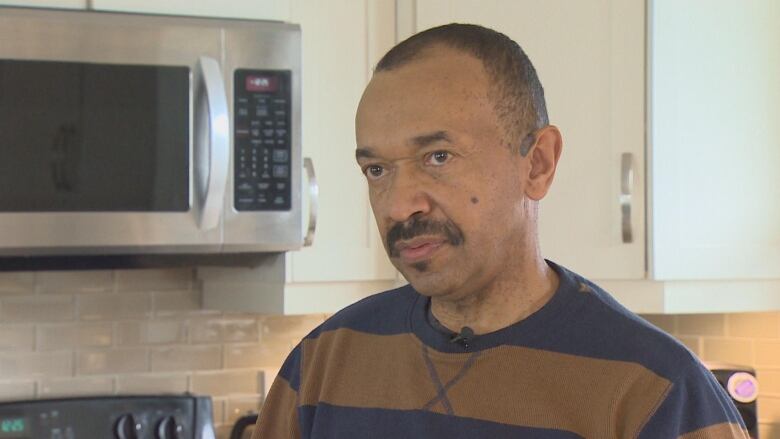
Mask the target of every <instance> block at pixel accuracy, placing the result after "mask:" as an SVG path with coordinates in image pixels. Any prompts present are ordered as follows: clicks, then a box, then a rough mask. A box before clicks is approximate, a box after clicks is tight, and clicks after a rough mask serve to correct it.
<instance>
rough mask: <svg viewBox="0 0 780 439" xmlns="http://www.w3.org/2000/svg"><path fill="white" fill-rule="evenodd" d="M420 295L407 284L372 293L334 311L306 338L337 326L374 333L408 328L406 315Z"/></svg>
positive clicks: (393, 332)
mask: <svg viewBox="0 0 780 439" xmlns="http://www.w3.org/2000/svg"><path fill="white" fill-rule="evenodd" d="M419 297H420V295H419V294H418V293H417V292H416V291H414V289H413V288H412V287H411V286H410V285H405V286H402V287H400V288H396V289H393V290H388V291H384V292H381V293H377V294H373V295H371V296H369V297H366V298H365V299H362V300H359V301H357V302H355V303H353V304H352V305H349V306H347V307H346V308H344V309H342V310H341V311H339V312H337V313H336V314H334V315H333V316H332V317H330V318H329V319H327V320H326V321H325V322H324V323H323V324H322V325H320V326H319V327H318V328H316V329H315V330H314V331H312V333H311V334H309V336H308V337H307V338H313V337H317V336H319V335H320V334H321V333H323V332H326V331H335V330H339V329H351V330H354V331H360V332H364V333H370V334H376V335H393V334H400V333H404V332H408V330H409V315H410V312H411V309H412V307H413V306H414V304H415V302H416V301H417V300H418V299H419Z"/></svg>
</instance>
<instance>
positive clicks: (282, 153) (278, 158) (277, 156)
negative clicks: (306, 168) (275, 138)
mask: <svg viewBox="0 0 780 439" xmlns="http://www.w3.org/2000/svg"><path fill="white" fill-rule="evenodd" d="M273 157H274V162H276V163H286V162H287V160H288V159H289V158H290V155H289V153H288V152H287V150H286V149H275V150H274V155H273Z"/></svg>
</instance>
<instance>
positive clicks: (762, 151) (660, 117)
mask: <svg viewBox="0 0 780 439" xmlns="http://www.w3.org/2000/svg"><path fill="white" fill-rule="evenodd" d="M650 19H651V21H650V22H651V28H650V36H651V39H650V41H651V45H650V51H651V57H650V59H651V60H652V61H651V62H652V69H651V70H650V76H649V77H650V84H651V87H650V104H651V105H650V107H649V108H650V118H649V120H650V134H651V135H650V137H649V142H648V152H649V156H650V164H651V169H652V177H653V183H652V185H651V186H650V194H651V195H650V201H651V206H652V207H651V210H652V212H653V216H652V221H651V236H652V240H651V241H650V242H651V249H650V250H651V251H650V255H651V259H650V266H649V268H650V275H651V276H652V277H653V278H655V279H675V280H690V279H727V280H733V279H772V278H773V279H778V278H780V172H778V168H780V25H778V24H779V23H780V4H778V2H777V1H776V0H754V1H751V2H750V3H749V4H746V3H744V2H741V1H737V0H718V1H707V2H702V1H685V2H679V1H674V0H655V1H653V2H652V3H651V9H650ZM777 294H778V295H780V290H778V291H777Z"/></svg>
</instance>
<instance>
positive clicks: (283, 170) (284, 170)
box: [273, 165, 290, 178]
mask: <svg viewBox="0 0 780 439" xmlns="http://www.w3.org/2000/svg"><path fill="white" fill-rule="evenodd" d="M273 173H274V177H275V178H287V176H288V175H289V173H290V168H289V167H287V165H274V170H273Z"/></svg>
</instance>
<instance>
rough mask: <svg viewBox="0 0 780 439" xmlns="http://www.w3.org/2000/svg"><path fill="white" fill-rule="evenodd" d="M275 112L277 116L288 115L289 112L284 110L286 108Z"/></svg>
mask: <svg viewBox="0 0 780 439" xmlns="http://www.w3.org/2000/svg"><path fill="white" fill-rule="evenodd" d="M274 114H275V115H276V116H287V112H286V111H284V110H276V111H274Z"/></svg>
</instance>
